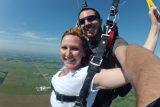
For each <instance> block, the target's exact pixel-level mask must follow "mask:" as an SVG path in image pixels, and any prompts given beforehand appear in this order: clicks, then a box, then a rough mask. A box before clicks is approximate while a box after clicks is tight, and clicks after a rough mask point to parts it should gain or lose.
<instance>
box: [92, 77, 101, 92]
mask: <svg viewBox="0 0 160 107" xmlns="http://www.w3.org/2000/svg"><path fill="white" fill-rule="evenodd" d="M94 78H95V75H94V77H93V79H92V82H91V85H90V91H91V92H96V91H98V90H99V89H94V88H93V80H94Z"/></svg>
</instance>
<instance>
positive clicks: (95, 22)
mask: <svg viewBox="0 0 160 107" xmlns="http://www.w3.org/2000/svg"><path fill="white" fill-rule="evenodd" d="M79 24H80V27H81V28H82V31H83V33H84V34H85V36H87V37H88V38H90V39H91V38H96V37H95V36H96V35H97V34H98V33H99V30H100V27H101V24H102V20H101V19H98V17H97V16H96V15H95V12H94V11H93V10H84V11H82V12H81V13H80V16H79Z"/></svg>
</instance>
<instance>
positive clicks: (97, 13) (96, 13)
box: [78, 8, 101, 19]
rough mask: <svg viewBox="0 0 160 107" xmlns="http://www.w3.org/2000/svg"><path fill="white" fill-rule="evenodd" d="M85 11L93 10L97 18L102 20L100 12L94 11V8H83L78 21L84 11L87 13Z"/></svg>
mask: <svg viewBox="0 0 160 107" xmlns="http://www.w3.org/2000/svg"><path fill="white" fill-rule="evenodd" d="M85 10H92V11H94V12H95V15H96V16H97V18H98V19H100V18H101V16H100V14H99V12H98V11H97V10H96V9H94V8H83V9H81V11H80V12H79V14H78V19H79V16H80V14H81V13H82V12H83V11H85Z"/></svg>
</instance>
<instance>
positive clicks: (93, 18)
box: [79, 15, 98, 25]
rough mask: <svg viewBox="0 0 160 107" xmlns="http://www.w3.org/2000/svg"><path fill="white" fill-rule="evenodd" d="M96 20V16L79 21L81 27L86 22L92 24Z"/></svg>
mask: <svg viewBox="0 0 160 107" xmlns="http://www.w3.org/2000/svg"><path fill="white" fill-rule="evenodd" d="M96 19H98V16H96V15H91V16H87V17H85V18H82V19H79V25H82V24H85V20H87V21H88V22H92V21H94V20H96Z"/></svg>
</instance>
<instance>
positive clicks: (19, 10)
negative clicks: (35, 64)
mask: <svg viewBox="0 0 160 107" xmlns="http://www.w3.org/2000/svg"><path fill="white" fill-rule="evenodd" d="M153 1H154V2H155V4H156V5H157V7H158V8H159V10H160V0H153ZM82 2H83V0H0V51H4V50H11V51H23V52H28V53H29V52H36V53H37V52H38V53H47V54H48V53H49V54H57V53H59V48H60V39H61V36H62V34H63V33H64V32H65V31H66V30H67V29H69V28H71V27H74V26H75V24H76V21H77V17H78V16H77V15H78V12H79V10H80V9H81V7H82ZM111 2H112V0H87V4H88V7H93V8H95V9H97V10H98V11H99V12H100V14H101V16H102V18H103V21H104V22H105V21H106V18H107V16H108V14H109V9H110V7H111ZM118 28H119V35H120V36H122V37H123V38H125V40H126V41H127V42H128V43H130V44H132V43H136V44H139V45H143V44H144V42H145V40H146V38H147V36H148V33H149V29H150V19H149V16H148V5H147V3H146V0H120V4H119V21H118ZM159 47H160V39H159V41H158V44H157V47H156V51H155V53H156V54H157V55H158V56H160V48H159Z"/></svg>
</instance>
